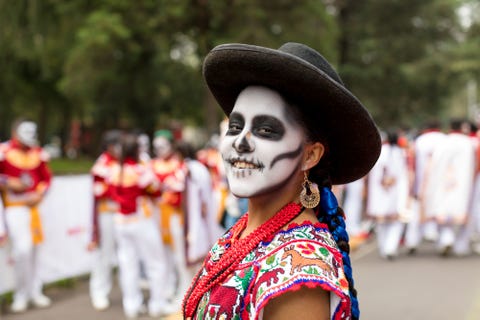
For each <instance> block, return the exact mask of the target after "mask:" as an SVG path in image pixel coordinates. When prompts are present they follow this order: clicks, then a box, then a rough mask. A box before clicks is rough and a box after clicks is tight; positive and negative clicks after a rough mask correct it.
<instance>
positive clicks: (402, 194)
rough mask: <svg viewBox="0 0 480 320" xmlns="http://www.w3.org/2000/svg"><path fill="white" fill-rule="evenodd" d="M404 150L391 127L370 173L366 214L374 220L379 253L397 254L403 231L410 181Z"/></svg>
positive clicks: (388, 256) (385, 255) (386, 256)
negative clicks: (403, 216)
mask: <svg viewBox="0 0 480 320" xmlns="http://www.w3.org/2000/svg"><path fill="white" fill-rule="evenodd" d="M408 182H409V181H408V168H407V159H406V154H405V150H404V149H403V148H401V147H400V146H399V145H398V133H397V132H396V130H393V129H392V130H389V131H388V132H387V134H386V137H385V141H384V143H383V145H382V151H381V153H380V157H379V158H378V161H377V163H376V164H375V166H374V167H373V168H372V170H371V171H370V173H369V175H368V201H367V208H366V210H367V216H368V217H369V218H371V219H373V221H374V222H375V232H376V236H377V243H378V249H379V253H380V256H381V257H382V258H386V259H389V260H392V259H394V258H395V257H396V256H397V255H398V249H399V245H400V240H401V237H402V234H403V231H404V224H403V222H402V221H401V214H402V213H403V211H404V210H406V207H407V200H408V193H409V184H408Z"/></svg>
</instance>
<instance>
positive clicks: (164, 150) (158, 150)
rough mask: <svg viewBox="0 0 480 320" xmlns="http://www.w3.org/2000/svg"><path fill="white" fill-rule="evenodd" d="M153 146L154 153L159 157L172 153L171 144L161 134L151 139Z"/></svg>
mask: <svg viewBox="0 0 480 320" xmlns="http://www.w3.org/2000/svg"><path fill="white" fill-rule="evenodd" d="M153 148H154V150H155V155H156V156H157V157H159V158H166V157H168V156H169V155H170V154H171V153H172V144H171V143H170V141H169V140H168V139H167V138H165V137H162V136H160V137H156V138H155V139H153Z"/></svg>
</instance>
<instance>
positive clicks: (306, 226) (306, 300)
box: [183, 43, 381, 319]
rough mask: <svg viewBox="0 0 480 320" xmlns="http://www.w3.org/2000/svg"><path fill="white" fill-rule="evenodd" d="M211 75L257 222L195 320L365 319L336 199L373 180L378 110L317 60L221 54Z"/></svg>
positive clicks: (243, 192)
mask: <svg viewBox="0 0 480 320" xmlns="http://www.w3.org/2000/svg"><path fill="white" fill-rule="evenodd" d="M203 72H204V77H205V80H206V82H207V85H208V86H209V88H210V90H211V92H212V93H213V95H214V96H215V98H216V100H217V102H218V103H219V104H220V106H221V107H222V109H223V110H224V112H225V113H226V114H227V115H229V126H228V130H227V133H226V135H225V137H223V140H222V142H221V146H220V152H221V154H222V157H223V160H224V163H225V169H226V173H227V177H228V181H229V185H230V188H231V191H232V193H233V194H235V195H236V196H239V197H245V198H248V199H249V205H248V213H247V214H245V215H244V216H243V217H242V218H241V219H240V220H239V221H238V222H237V223H236V224H235V225H234V226H233V227H232V228H231V229H230V230H229V231H227V232H226V233H225V234H224V235H223V236H222V237H221V238H220V239H219V240H218V242H217V243H216V244H215V245H214V246H213V248H212V249H211V251H210V253H209V256H208V257H207V259H206V260H205V262H204V265H203V267H202V269H201V270H200V271H199V273H198V274H197V276H196V277H195V279H194V282H193V283H192V285H191V287H190V289H189V290H188V291H187V294H186V296H185V299H184V305H183V312H184V317H185V318H192V319H358V318H359V308H358V301H357V295H356V291H355V289H354V283H353V276H352V269H351V264H350V259H349V245H348V235H347V232H346V230H345V221H344V215H343V212H342V210H341V209H340V208H339V207H338V204H337V200H336V198H335V196H334V195H333V193H332V192H331V186H332V184H344V183H348V182H350V181H354V180H357V179H359V178H360V177H362V176H364V175H366V174H367V173H368V171H369V170H370V169H371V168H372V166H373V165H374V164H375V161H376V160H377V158H378V156H379V153H380V148H381V142H380V136H379V134H378V130H377V128H376V126H375V123H374V122H373V120H372V118H371V116H370V114H369V113H368V111H367V110H366V109H365V108H364V107H363V105H362V104H361V103H360V102H359V101H358V100H357V99H356V98H355V97H354V96H353V95H352V93H350V92H349V91H348V90H347V89H346V88H345V87H344V85H343V83H342V81H341V80H340V78H339V76H338V75H337V73H336V72H335V70H334V69H333V68H332V67H331V66H330V64H329V63H328V62H327V61H326V60H325V58H323V57H322V56H321V55H320V54H319V53H318V52H316V51H315V50H313V49H311V48H309V47H307V46H305V45H303V44H298V43H287V44H284V45H283V46H282V47H280V48H279V49H278V50H273V49H269V48H264V47H258V46H253V45H245V44H227V45H221V46H218V47H216V48H214V49H213V50H212V51H211V52H210V53H209V54H208V56H207V57H206V59H205V62H204V69H203Z"/></svg>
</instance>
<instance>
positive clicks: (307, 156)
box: [302, 142, 325, 170]
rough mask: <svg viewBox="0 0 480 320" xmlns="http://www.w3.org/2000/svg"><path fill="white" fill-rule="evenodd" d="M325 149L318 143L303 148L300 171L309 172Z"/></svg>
mask: <svg viewBox="0 0 480 320" xmlns="http://www.w3.org/2000/svg"><path fill="white" fill-rule="evenodd" d="M324 152H325V147H324V146H323V144H321V143H320V142H315V143H309V144H307V145H306V147H305V153H304V157H303V166H302V170H309V169H311V168H313V167H315V166H316V165H317V163H318V162H319V161H320V159H322V157H323V153H324Z"/></svg>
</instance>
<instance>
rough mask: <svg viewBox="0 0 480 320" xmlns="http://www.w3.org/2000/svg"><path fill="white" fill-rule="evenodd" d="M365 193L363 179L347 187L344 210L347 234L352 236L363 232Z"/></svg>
mask: <svg viewBox="0 0 480 320" xmlns="http://www.w3.org/2000/svg"><path fill="white" fill-rule="evenodd" d="M363 191H364V180H363V179H360V180H356V181H353V182H350V183H349V184H347V185H346V186H345V200H344V202H343V209H344V211H345V216H346V220H345V223H346V225H347V232H348V234H349V235H350V236H356V235H358V234H359V233H360V232H361V231H362V229H361V223H362V211H363Z"/></svg>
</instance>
